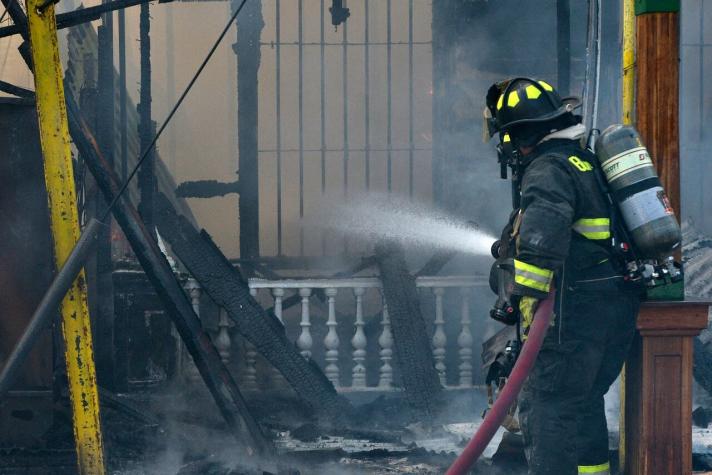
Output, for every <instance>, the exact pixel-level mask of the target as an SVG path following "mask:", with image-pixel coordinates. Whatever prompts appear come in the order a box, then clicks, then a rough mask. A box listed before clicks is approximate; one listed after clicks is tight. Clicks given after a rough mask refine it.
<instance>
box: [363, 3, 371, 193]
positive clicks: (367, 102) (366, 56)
mask: <svg viewBox="0 0 712 475" xmlns="http://www.w3.org/2000/svg"><path fill="white" fill-rule="evenodd" d="M368 1H369V0H365V2H364V5H363V10H364V11H363V16H364V20H363V21H364V27H363V37H364V40H363V76H364V78H363V90H364V94H363V95H364V107H363V110H364V114H363V122H364V124H363V128H364V132H363V135H364V146H363V148H364V161H365V162H366V163H365V165H366V166H365V171H364V175H366V176H365V178H366V191H368V190H369V189H370V188H371V116H370V110H371V97H370V96H371V64H370V48H369V40H370V37H369V31H368V30H369V29H368V23H369V16H368Z"/></svg>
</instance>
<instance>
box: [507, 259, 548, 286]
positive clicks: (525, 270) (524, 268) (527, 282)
mask: <svg viewBox="0 0 712 475" xmlns="http://www.w3.org/2000/svg"><path fill="white" fill-rule="evenodd" d="M553 278H554V272H553V271H550V270H548V269H542V268H541V267H537V266H533V265H531V264H527V263H526V262H522V261H518V260H517V259H514V282H516V283H517V284H519V285H523V286H524V287H529V288H530V289H534V290H538V291H540V292H548V291H549V287H550V286H551V280H552V279H553Z"/></svg>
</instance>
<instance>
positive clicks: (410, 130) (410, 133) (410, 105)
mask: <svg viewBox="0 0 712 475" xmlns="http://www.w3.org/2000/svg"><path fill="white" fill-rule="evenodd" d="M413 103H414V101H413V0H408V195H409V196H410V197H411V198H412V197H413V181H414V173H413V166H414V163H413V162H414V160H413V147H414V144H413V140H414V137H413V135H414V124H413Z"/></svg>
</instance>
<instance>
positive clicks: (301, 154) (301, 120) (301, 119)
mask: <svg viewBox="0 0 712 475" xmlns="http://www.w3.org/2000/svg"><path fill="white" fill-rule="evenodd" d="M297 8H298V9H299V12H298V14H297V17H298V18H297V21H298V22H299V26H298V36H299V39H298V41H299V47H298V48H299V60H298V62H299V80H298V84H297V87H298V88H299V91H298V95H299V219H300V220H301V219H303V218H304V12H303V5H302V0H299V1H298V2H297ZM299 255H300V256H303V255H304V226H299Z"/></svg>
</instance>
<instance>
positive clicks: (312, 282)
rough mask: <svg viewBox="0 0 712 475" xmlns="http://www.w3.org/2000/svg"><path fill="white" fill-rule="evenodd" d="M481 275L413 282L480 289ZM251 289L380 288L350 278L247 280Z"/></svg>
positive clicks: (371, 281)
mask: <svg viewBox="0 0 712 475" xmlns="http://www.w3.org/2000/svg"><path fill="white" fill-rule="evenodd" d="M487 282H488V281H487V278H486V277H484V276H481V275H476V276H472V275H452V276H422V277H418V278H416V280H415V285H416V286H417V287H481V286H486V285H488V283H487ZM248 283H249V286H250V288H251V289H274V288H280V289H303V288H309V289H330V288H331V289H340V288H349V289H351V288H364V289H367V288H380V287H381V280H380V279H379V278H378V277H351V278H336V279H279V280H268V279H259V278H251V279H248Z"/></svg>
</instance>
